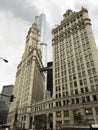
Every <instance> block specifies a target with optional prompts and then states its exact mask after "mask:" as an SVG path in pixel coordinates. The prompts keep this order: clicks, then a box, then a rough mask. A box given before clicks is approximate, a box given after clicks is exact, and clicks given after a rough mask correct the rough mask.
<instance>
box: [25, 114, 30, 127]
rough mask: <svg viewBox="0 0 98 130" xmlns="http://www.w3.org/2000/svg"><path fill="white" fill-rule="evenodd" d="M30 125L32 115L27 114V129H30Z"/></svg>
mask: <svg viewBox="0 0 98 130" xmlns="http://www.w3.org/2000/svg"><path fill="white" fill-rule="evenodd" d="M29 124H30V114H27V115H26V121H25V129H29Z"/></svg>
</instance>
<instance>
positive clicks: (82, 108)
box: [80, 107, 86, 123]
mask: <svg viewBox="0 0 98 130" xmlns="http://www.w3.org/2000/svg"><path fill="white" fill-rule="evenodd" d="M80 110H81V121H82V123H85V118H86V115H85V108H84V107H81V108H80Z"/></svg>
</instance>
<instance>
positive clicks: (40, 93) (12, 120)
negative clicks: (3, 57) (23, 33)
mask: <svg viewBox="0 0 98 130" xmlns="http://www.w3.org/2000/svg"><path fill="white" fill-rule="evenodd" d="M42 67H43V64H42V59H41V52H40V33H39V30H38V28H37V25H36V24H35V23H34V24H32V26H31V28H30V29H29V31H28V34H27V37H26V45H25V51H24V54H23V57H22V60H21V62H20V64H19V65H18V67H17V73H16V80H15V87H14V90H13V95H14V97H15V99H14V102H13V103H12V104H11V106H10V110H9V116H8V123H9V124H10V126H11V128H13V127H14V128H16V127H21V128H26V129H28V128H30V127H29V123H30V120H31V119H32V111H31V108H32V104H33V103H36V102H38V101H41V100H43V98H44V89H45V88H44V87H45V85H44V82H45V81H44V80H45V76H44V74H43V72H40V68H42ZM16 115H17V116H16ZM21 121H23V122H22V123H19V122H21Z"/></svg>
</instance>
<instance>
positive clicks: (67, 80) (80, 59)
mask: <svg viewBox="0 0 98 130" xmlns="http://www.w3.org/2000/svg"><path fill="white" fill-rule="evenodd" d="M63 16H64V17H63V20H62V21H61V23H60V25H58V26H57V27H55V28H54V29H53V30H52V47H53V96H52V97H51V98H49V99H44V100H42V99H43V91H42V90H43V89H40V91H42V94H41V95H40V96H39V95H36V96H35V98H34V97H33V98H31V97H32V96H34V95H32V94H34V93H35V92H34V91H35V90H36V87H38V86H33V87H35V89H33V87H32V85H31V86H29V85H27V84H26V83H27V82H26V80H25V81H24V82H23V81H22V82H18V80H20V79H21V77H19V79H18V77H16V85H17V89H16V90H15V91H14V94H15V93H17V96H16V97H17V98H16V99H18V100H16V101H19V102H17V104H22V105H20V106H21V107H22V106H23V105H24V106H23V108H24V109H23V111H22V110H21V111H19V113H18V115H19V121H20V122H21V123H20V124H22V127H23V123H25V127H24V128H28V129H29V128H32V129H33V128H36V129H38V128H54V129H55V128H56V127H58V126H63V127H65V126H66V125H75V124H78V125H85V124H86V125H87V124H89V125H90V124H98V57H97V56H98V51H97V47H96V44H95V40H94V36H93V32H92V27H91V21H90V19H89V16H88V10H87V9H85V8H82V9H81V10H80V11H78V12H73V11H72V10H67V11H66V13H65V14H64V15H63ZM31 41H32V40H31ZM34 43H35V42H34ZM28 45H29V44H28ZM28 45H27V48H26V50H25V52H28V51H27V50H28ZM25 54H26V55H25ZM30 54H31V55H33V54H34V59H35V57H36V56H35V54H36V55H37V54H38V53H37V51H33V54H32V52H31V53H30ZM27 56H28V55H27V53H24V55H23V57H25V58H26V57H27ZM25 58H23V62H25V61H28V60H25ZM37 58H38V56H37ZM26 59H27V58H26ZM38 59H40V58H38ZM37 61H40V60H37ZM26 63H28V62H25V64H26ZM34 63H35V60H34ZM37 63H39V64H32V65H37V66H38V65H39V66H40V67H39V68H41V67H42V66H41V61H40V62H37ZM25 64H23V65H25ZM20 65H21V64H20ZM33 67H34V66H32V68H33ZM34 70H35V69H32V72H33V71H34ZM30 72H31V70H30ZM38 72H39V71H38ZM19 74H20V70H19V69H18V71H17V75H16V76H18V75H19ZM26 74H27V72H26V73H25V71H24V66H23V74H22V76H24V78H25V76H26ZM39 74H40V77H41V78H42V80H41V81H44V79H43V75H42V74H43V73H39ZM32 77H33V78H34V75H33V73H32V76H31V78H32ZM21 80H23V79H21ZM27 81H28V82H29V81H30V82H29V83H31V81H34V80H30V79H28V80H27ZM32 83H33V82H32ZM32 83H31V84H32ZM37 83H39V80H37ZM42 83H43V82H42ZM22 84H23V85H22ZM25 84H26V86H29V88H27V89H26V86H25ZM35 84H36V82H35ZM42 85H43V84H42ZM20 86H22V88H21V87H20ZM20 88H21V90H20ZM23 88H25V89H23ZM23 90H24V91H23ZM27 90H28V91H29V93H32V94H31V95H32V96H30V95H29V94H27V95H28V96H29V97H28V100H27V99H26V102H24V101H25V98H26V94H25V93H26V92H27ZM38 91H39V89H38ZM23 92H24V94H23ZM21 93H22V94H21ZM23 95H25V96H23ZM23 97H24V98H23ZM39 97H41V98H40V100H41V101H39V100H35V99H36V98H37V99H39ZM34 101H35V102H34ZM13 104H14V103H13ZM13 104H12V106H13V107H12V108H13V109H12V108H11V109H12V110H15V108H14V105H13ZM26 104H28V106H30V107H26V109H25V105H26ZM26 113H27V115H26ZM11 114H12V112H10V114H9V119H8V120H9V122H10V120H11V118H10V117H11V116H13V114H12V115H11ZM28 124H29V125H28Z"/></svg>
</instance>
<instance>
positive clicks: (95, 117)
mask: <svg viewBox="0 0 98 130" xmlns="http://www.w3.org/2000/svg"><path fill="white" fill-rule="evenodd" d="M92 111H93V118H94V122H95V124H97V123H98V121H97V114H96V110H95V107H92Z"/></svg>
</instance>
